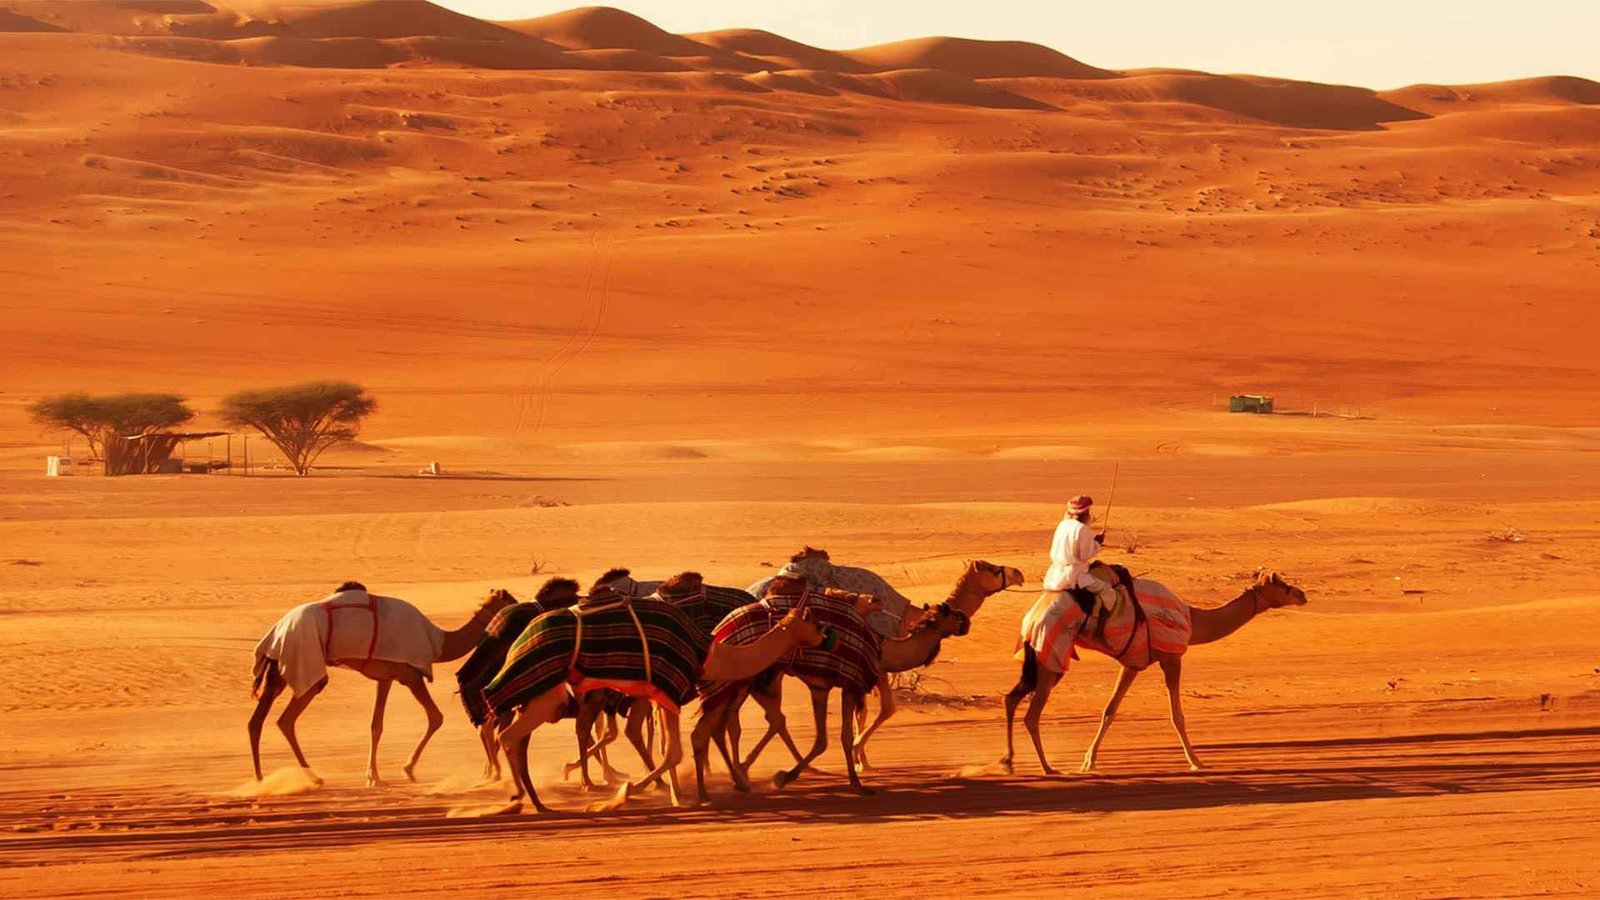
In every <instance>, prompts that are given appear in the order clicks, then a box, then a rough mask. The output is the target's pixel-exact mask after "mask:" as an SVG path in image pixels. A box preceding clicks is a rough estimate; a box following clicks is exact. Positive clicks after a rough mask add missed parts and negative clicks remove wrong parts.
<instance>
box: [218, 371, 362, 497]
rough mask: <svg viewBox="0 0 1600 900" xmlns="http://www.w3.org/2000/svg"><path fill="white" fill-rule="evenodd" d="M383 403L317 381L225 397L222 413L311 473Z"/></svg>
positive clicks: (357, 389) (347, 385) (348, 386)
mask: <svg viewBox="0 0 1600 900" xmlns="http://www.w3.org/2000/svg"><path fill="white" fill-rule="evenodd" d="M377 408H378V401H377V400H375V399H374V398H373V397H372V396H371V395H369V394H368V393H367V392H366V389H365V388H363V387H361V386H360V385H358V384H353V383H351V382H348V381H311V382H307V383H305V384H295V385H289V386H287V387H275V388H264V389H261V390H253V391H239V392H238V393H235V394H230V395H228V396H227V397H224V398H222V406H221V409H220V410H219V414H220V415H221V416H222V419H223V421H225V422H227V423H228V424H230V425H238V426H247V427H250V428H254V429H256V430H257V431H259V432H261V433H262V435H264V436H265V437H266V439H267V440H269V441H271V442H272V444H273V446H275V447H277V448H278V449H279V450H280V451H282V452H283V455H284V458H285V459H287V460H289V465H291V466H293V467H294V470H295V473H296V474H299V475H304V474H306V473H307V472H309V471H310V470H311V464H312V463H313V462H315V461H316V459H317V457H318V456H321V455H322V451H324V450H326V449H328V448H329V447H331V446H333V445H334V444H337V443H339V442H340V441H348V440H352V439H354V438H355V436H356V434H357V433H358V432H359V431H360V429H361V420H362V419H364V418H366V417H367V416H368V415H370V414H371V413H372V411H373V410H375V409H377Z"/></svg>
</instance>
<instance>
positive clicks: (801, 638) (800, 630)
mask: <svg viewBox="0 0 1600 900" xmlns="http://www.w3.org/2000/svg"><path fill="white" fill-rule="evenodd" d="M778 627H779V628H782V629H784V630H785V631H787V632H789V633H790V634H792V635H793V636H794V637H795V641H796V643H798V644H799V645H800V646H802V647H820V646H822V645H823V644H824V643H827V642H828V641H829V637H830V633H829V630H828V629H825V628H823V627H822V626H821V625H818V624H817V620H816V618H815V617H814V616H813V615H812V614H811V610H809V609H799V608H796V609H791V610H789V612H788V614H787V615H785V616H784V617H783V621H781V622H779V623H778Z"/></svg>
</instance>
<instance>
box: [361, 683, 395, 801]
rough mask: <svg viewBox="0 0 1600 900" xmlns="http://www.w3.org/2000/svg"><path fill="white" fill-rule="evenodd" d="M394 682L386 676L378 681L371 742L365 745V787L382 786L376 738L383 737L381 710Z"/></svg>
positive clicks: (386, 703) (386, 701) (386, 702)
mask: <svg viewBox="0 0 1600 900" xmlns="http://www.w3.org/2000/svg"><path fill="white" fill-rule="evenodd" d="M393 686H394V682H392V681H390V680H389V679H387V678H383V679H380V680H379V681H378V698H377V700H375V701H374V702H373V704H372V743H371V744H370V745H369V746H368V747H367V787H382V786H383V779H382V778H379V777H378V740H379V739H380V738H382V737H383V710H384V707H385V706H386V705H388V703H389V688H391V687H393Z"/></svg>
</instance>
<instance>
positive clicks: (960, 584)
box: [946, 559, 1022, 618]
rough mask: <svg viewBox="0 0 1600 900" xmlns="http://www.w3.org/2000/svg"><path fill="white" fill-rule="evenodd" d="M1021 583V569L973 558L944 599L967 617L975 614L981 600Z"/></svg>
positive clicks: (981, 603) (980, 605)
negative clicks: (948, 595)
mask: <svg viewBox="0 0 1600 900" xmlns="http://www.w3.org/2000/svg"><path fill="white" fill-rule="evenodd" d="M1020 584H1022V570H1021V569H1017V568H1014V567H1012V566H997V565H995V564H994V563H992V562H988V561H986V560H982V559H975V560H972V561H970V562H968V563H967V568H966V570H965V571H963V572H962V573H961V577H960V578H958V579H956V587H955V590H954V591H952V592H951V594H950V599H949V600H948V601H946V602H947V603H948V604H949V605H951V606H952V607H954V608H955V609H956V610H958V611H959V612H961V613H964V614H965V615H966V616H967V617H968V618H971V617H972V616H973V615H976V614H977V612H978V609H979V608H980V607H982V606H983V601H984V600H986V599H988V598H989V596H990V595H991V594H998V593H999V592H1001V591H1003V590H1005V589H1006V588H1008V587H1017V586H1018V585H1020Z"/></svg>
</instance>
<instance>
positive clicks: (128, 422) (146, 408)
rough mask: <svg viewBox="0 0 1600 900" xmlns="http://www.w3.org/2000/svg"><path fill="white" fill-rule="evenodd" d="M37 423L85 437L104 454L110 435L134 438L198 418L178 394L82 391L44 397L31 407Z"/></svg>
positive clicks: (96, 450)
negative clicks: (95, 393)
mask: <svg viewBox="0 0 1600 900" xmlns="http://www.w3.org/2000/svg"><path fill="white" fill-rule="evenodd" d="M28 414H29V415H30V416H32V417H33V420H34V421H35V422H38V423H39V424H41V425H45V426H48V427H50V428H61V429H66V430H68V431H75V432H77V433H78V434H81V435H83V437H84V440H86V441H88V443H89V450H90V452H91V453H94V454H95V455H96V456H98V455H100V453H101V452H102V450H103V448H104V445H105V437H106V435H107V434H120V435H124V436H131V435H136V434H148V433H150V432H154V431H162V430H164V429H167V428H174V427H176V426H178V425H182V424H184V423H185V422H188V421H189V420H190V419H193V418H194V410H192V409H190V408H189V405H188V404H187V403H186V402H185V401H184V398H183V397H181V396H179V395H177V394H155V393H145V394H141V393H130V394H111V395H108V396H100V397H95V396H91V395H89V394H85V393H82V392H77V393H72V394H59V395H57V396H54V397H44V398H42V399H40V400H38V401H36V402H34V403H33V404H31V405H30V406H29V407H28Z"/></svg>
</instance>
